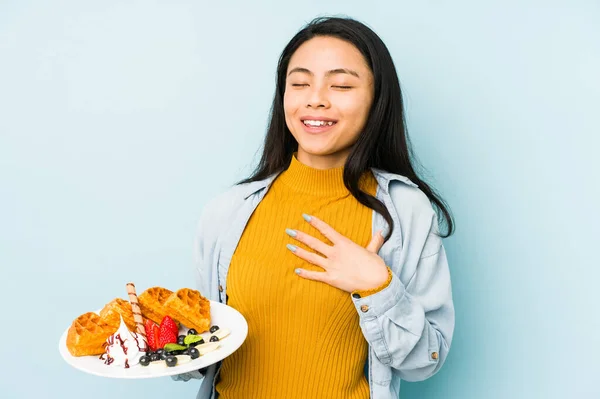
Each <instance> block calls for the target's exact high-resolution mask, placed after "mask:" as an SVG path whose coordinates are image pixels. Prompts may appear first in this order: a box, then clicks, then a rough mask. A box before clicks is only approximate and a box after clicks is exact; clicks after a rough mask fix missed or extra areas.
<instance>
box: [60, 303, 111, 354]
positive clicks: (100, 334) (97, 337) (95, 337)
mask: <svg viewBox="0 0 600 399" xmlns="http://www.w3.org/2000/svg"><path fill="white" fill-rule="evenodd" d="M118 328H119V326H118V325H117V326H116V327H115V326H114V325H109V324H107V323H106V321H105V320H104V319H103V318H101V317H100V316H98V315H97V314H96V313H94V312H88V313H84V314H82V315H81V316H79V317H78V318H76V319H75V320H73V324H71V327H70V328H69V332H68V333H67V349H68V350H69V352H70V353H71V355H73V356H90V355H100V354H102V353H104V344H105V342H106V339H107V338H108V337H109V336H111V335H112V334H114V333H115V331H117V329H118Z"/></svg>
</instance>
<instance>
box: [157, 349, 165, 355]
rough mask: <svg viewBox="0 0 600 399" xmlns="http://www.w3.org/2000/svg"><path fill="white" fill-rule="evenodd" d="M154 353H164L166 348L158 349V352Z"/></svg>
mask: <svg viewBox="0 0 600 399" xmlns="http://www.w3.org/2000/svg"><path fill="white" fill-rule="evenodd" d="M154 353H158V354H159V355H160V354H162V353H165V350H164V349H163V348H160V349H157V350H156V352H154Z"/></svg>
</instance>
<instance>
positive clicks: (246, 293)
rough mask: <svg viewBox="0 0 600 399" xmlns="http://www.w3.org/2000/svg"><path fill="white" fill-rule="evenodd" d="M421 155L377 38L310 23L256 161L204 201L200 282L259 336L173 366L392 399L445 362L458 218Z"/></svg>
mask: <svg viewBox="0 0 600 399" xmlns="http://www.w3.org/2000/svg"><path fill="white" fill-rule="evenodd" d="M410 154H411V152H410V147H409V141H408V137H407V134H406V128H405V123H404V114H403V105H402V96H401V92H400V85H399V82H398V77H397V75H396V71H395V68H394V64H393V61H392V58H391V56H390V54H389V52H388V50H387V48H386V47H385V45H384V44H383V42H382V41H381V39H380V38H379V37H378V36H377V35H376V34H375V33H374V32H373V31H372V30H371V29H369V28H368V27H366V26H365V25H363V24H361V23H360V22H357V21H355V20H352V19H343V18H319V19H316V20H314V21H313V22H311V23H310V24H308V25H307V26H306V27H305V28H304V29H302V30H301V31H300V32H298V33H297V34H296V36H294V38H293V39H292V40H291V41H290V43H289V44H288V45H287V46H286V48H285V49H284V50H283V53H282V55H281V58H280V60H279V65H278V68H277V87H276V93H275V99H274V100H273V107H272V115H271V120H270V124H269V128H268V132H267V136H266V140H265V144H264V150H263V154H262V158H261V160H260V163H259V165H258V168H257V170H256V172H255V173H254V174H253V175H252V176H251V177H250V178H248V179H247V180H245V181H243V182H241V183H239V184H237V185H235V186H234V187H233V188H231V189H230V190H229V191H227V192H226V193H224V194H222V195H220V196H219V197H218V198H216V199H215V200H213V201H212V202H210V203H209V204H208V205H206V207H205V208H204V211H203V216H202V217H201V221H200V225H199V226H200V227H199V233H198V237H197V246H196V249H197V261H198V266H197V267H198V268H197V273H198V281H199V288H200V290H201V292H202V293H204V294H205V295H206V296H207V297H209V298H210V299H212V300H218V301H221V302H223V303H227V304H228V305H230V306H232V307H234V308H236V309H237V310H238V311H240V312H241V313H242V314H243V315H244V317H245V318H246V320H247V321H248V325H249V332H248V337H247V339H246V341H245V342H244V344H243V345H242V346H241V347H240V349H239V350H237V351H236V352H235V353H234V354H232V355H231V356H229V357H228V358H226V359H225V360H223V361H222V362H221V363H220V364H217V365H213V366H211V367H209V368H208V369H206V370H201V372H198V373H189V374H185V375H180V376H178V377H176V379H179V380H189V379H190V378H193V377H195V378H201V379H203V381H202V383H201V387H200V392H199V393H198V398H202V399H208V398H216V397H219V398H222V399H231V398H235V399H238V398H244V399H249V398H261V399H262V398H327V399H333V398H356V399H359V398H360V399H366V398H376V399H387V398H390V399H391V398H398V396H399V391H400V380H401V379H404V380H409V381H418V380H424V379H426V378H428V377H430V376H432V375H433V374H435V373H436V372H437V371H438V370H439V369H440V368H441V367H442V365H443V363H444V360H445V359H446V356H447V355H448V351H449V349H450V343H451V340H452V333H453V330H454V307H453V303H452V291H451V284H450V274H449V269H448V264H447V260H446V255H445V252H444V248H443V246H442V237H446V236H448V235H450V234H451V233H452V231H453V221H452V218H451V216H450V213H449V211H448V208H447V207H446V205H445V204H444V202H443V201H442V199H441V198H440V197H439V196H437V195H436V194H435V192H434V191H433V190H432V188H430V187H429V186H428V185H427V184H426V183H425V182H424V181H423V180H421V179H420V178H419V177H418V176H417V174H416V172H415V169H414V167H413V162H414V161H413V160H412V159H411V156H410ZM434 209H437V210H438V211H439V213H440V215H441V216H442V217H441V219H442V221H445V223H444V224H445V225H446V226H447V232H446V234H445V235H444V234H441V233H440V232H439V231H440V229H439V228H438V217H437V214H436V211H435V210H434Z"/></svg>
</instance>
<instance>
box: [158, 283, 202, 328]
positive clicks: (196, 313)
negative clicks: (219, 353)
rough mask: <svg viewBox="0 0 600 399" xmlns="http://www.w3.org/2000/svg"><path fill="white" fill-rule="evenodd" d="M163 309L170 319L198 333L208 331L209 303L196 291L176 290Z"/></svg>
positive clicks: (187, 289)
mask: <svg viewBox="0 0 600 399" xmlns="http://www.w3.org/2000/svg"><path fill="white" fill-rule="evenodd" d="M164 307H165V310H166V312H167V313H168V314H170V315H171V317H173V318H174V319H175V320H177V321H179V322H180V323H181V324H183V325H185V326H186V327H188V328H194V329H196V331H198V333H202V332H205V331H208V329H209V327H210V301H209V300H208V299H206V298H205V297H203V296H202V295H201V294H200V292H198V291H196V290H192V289H189V288H182V289H180V290H178V291H177V292H175V293H173V294H171V295H169V297H168V298H167V299H166V300H165V303H164Z"/></svg>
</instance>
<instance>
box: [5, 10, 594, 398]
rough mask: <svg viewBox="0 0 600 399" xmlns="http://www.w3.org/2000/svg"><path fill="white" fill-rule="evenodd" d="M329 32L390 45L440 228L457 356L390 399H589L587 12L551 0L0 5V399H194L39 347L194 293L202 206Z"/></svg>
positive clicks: (162, 383)
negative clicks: (307, 48)
mask: <svg viewBox="0 0 600 399" xmlns="http://www.w3.org/2000/svg"><path fill="white" fill-rule="evenodd" d="M483 3H486V4H483ZM324 4H325V5H324ZM329 13H335V14H346V15H350V16H353V17H355V18H358V19H361V20H363V21H365V22H367V23H368V24H369V25H370V26H372V27H373V28H374V29H375V31H376V32H377V33H378V34H380V36H381V37H382V39H383V40H384V41H385V42H386V44H387V45H388V47H389V49H390V51H391V53H392V55H393V57H394V60H395V62H396V66H397V69H398V73H399V76H400V79H401V82H402V84H403V89H404V94H405V99H406V104H407V117H408V124H409V128H410V133H411V135H412V139H413V141H414V144H415V148H416V150H417V153H418V155H419V157H420V159H421V161H422V163H423V164H424V165H425V166H426V167H427V170H428V174H427V176H428V177H429V179H430V180H431V181H432V182H433V184H434V185H435V186H436V187H437V188H439V190H440V191H441V192H442V193H443V194H444V196H445V197H446V199H447V200H448V201H449V203H450V204H451V206H452V208H453V210H454V213H455V216H456V219H457V222H458V231H457V233H456V235H455V236H453V237H452V238H451V239H448V240H447V241H446V246H447V250H448V253H449V257H450V261H451V270H452V277H453V285H454V297H455V304H456V311H457V317H456V322H457V325H456V332H455V339H454V343H453V347H452V351H451V354H450V357H449V359H448V361H447V363H446V365H445V367H444V368H443V369H442V371H441V372H440V373H439V374H438V375H436V376H435V377H433V378H432V379H430V380H428V381H426V382H422V383H411V384H408V383H406V384H404V385H403V392H402V399H410V398H415V399H416V398H452V399H459V398H460V399H481V398H493V399H496V398H545V399H550V398H552V399H554V398H580V397H581V398H584V397H585V398H591V397H600V385H599V384H598V382H597V373H598V372H599V371H600V367H599V366H598V364H599V363H598V357H599V355H600V352H599V347H600V322H599V320H598V316H599V315H600V312H599V311H598V308H597V305H598V303H599V302H600V294H599V291H598V289H597V286H598V283H597V280H598V278H600V273H599V271H598V270H599V266H600V265H599V263H600V262H599V261H598V256H597V254H596V251H597V248H598V246H599V244H598V238H599V234H598V226H599V223H598V222H599V217H598V214H599V211H598V205H599V204H600V191H599V187H598V186H599V184H598V181H599V179H598V175H597V170H598V169H600V161H599V160H598V154H597V151H598V146H599V144H600V140H599V138H598V137H599V136H600V122H598V118H597V111H598V107H599V105H600V78H599V71H600V43H599V41H600V24H599V22H598V21H600V6H599V3H598V2H597V1H566V0H565V1H562V2H552V1H543V2H542V1H533V2H532V1H529V2H516V1H508V2H507V1H497V2H480V1H441V0H440V1H434V0H429V1H419V2H417V1H413V2H409V1H395V2H391V1H390V2H381V1H368V2H365V1H349V0H345V1H338V2H335V1H330V2H323V1H302V2H287V1H280V2H275V1H273V2H266V1H254V2H243V1H235V2H231V1H229V2H225V1H223V2H221V1H211V2H208V1H183V0H181V1H123V0H119V1H116V0H110V1H108V0H106V1H102V2H82V1H74V0H72V1H53V2H42V1H24V0H19V1H16V0H14V1H3V2H2V3H1V5H0V265H1V267H2V273H1V276H2V288H1V290H0V295H1V300H2V304H3V306H2V313H1V314H0V319H1V320H2V323H1V324H2V328H1V330H0V342H1V343H2V351H1V353H2V356H1V358H2V362H1V363H0V371H1V373H0V381H1V383H0V384H1V385H0V396H1V397H3V398H34V397H38V398H79V397H85V398H90V399H100V398H132V397H144V398H165V397H172V398H175V397H177V398H193V397H195V392H196V386H195V384H194V383H188V384H184V383H175V382H172V381H171V380H170V379H168V378H167V379H158V380H148V381H116V380H105V379H102V378H98V377H93V376H88V375H86V374H84V373H82V372H79V371H77V370H74V369H71V368H70V367H68V366H67V365H66V364H65V363H64V362H63V361H62V359H61V358H60V356H59V354H58V350H57V342H58V338H59V336H60V335H61V333H62V332H63V331H64V329H66V328H67V327H68V326H69V324H70V323H71V321H72V319H73V318H74V317H76V316H77V315H79V314H80V313H83V312H86V311H89V310H93V309H97V308H99V307H101V306H102V305H103V304H104V303H105V302H107V301H108V300H110V299H112V298H113V297H115V296H125V294H126V293H125V283H127V282H128V281H130V280H131V281H134V282H135V283H136V284H137V286H138V290H142V289H144V288H146V287H149V286H152V285H163V286H167V287H170V288H172V289H176V288H179V287H182V286H193V284H194V283H193V272H192V267H193V266H192V240H193V234H194V228H195V223H196V220H197V217H198V215H199V213H200V211H201V209H202V206H203V205H204V204H205V203H206V201H207V200H208V199H209V198H210V197H212V196H213V195H216V194H217V193H218V192H220V191H222V190H223V189H225V188H226V187H227V186H228V185H229V184H231V183H233V182H234V181H236V180H237V179H239V178H241V177H243V176H245V175H246V174H247V173H248V171H249V170H250V167H251V166H252V165H253V160H254V159H256V158H255V154H256V152H257V150H258V148H259V147H260V144H261V141H262V138H263V135H264V132H265V124H266V121H267V115H268V111H269V107H270V102H271V99H272V95H273V92H274V72H275V66H276V62H277V59H278V56H279V53H280V52H281V50H282V49H283V47H284V45H285V44H286V43H287V41H288V40H289V39H290V38H291V37H292V35H293V34H294V33H295V32H296V31H297V30H298V29H299V28H300V27H301V26H302V25H303V24H304V23H305V22H306V21H308V20H310V19H312V18H313V17H314V16H317V15H322V14H329Z"/></svg>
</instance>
